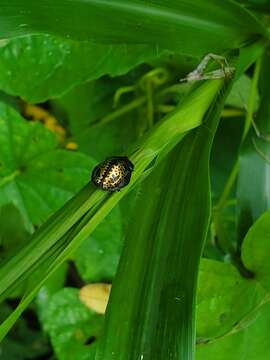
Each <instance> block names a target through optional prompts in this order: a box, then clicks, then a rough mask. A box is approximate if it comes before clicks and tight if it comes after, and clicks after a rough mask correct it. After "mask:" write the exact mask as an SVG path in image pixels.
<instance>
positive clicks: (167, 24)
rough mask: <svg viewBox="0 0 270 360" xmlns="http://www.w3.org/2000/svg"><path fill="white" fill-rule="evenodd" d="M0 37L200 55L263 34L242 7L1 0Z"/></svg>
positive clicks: (203, 1)
mask: <svg viewBox="0 0 270 360" xmlns="http://www.w3.org/2000/svg"><path fill="white" fill-rule="evenodd" d="M0 23H1V27H0V33H1V37H2V38H5V37H11V36H15V35H21V34H25V33H29V32H32V33H40V32H45V33H52V34H59V35H62V36H64V37H68V38H69V37H74V38H79V39H87V40H91V41H95V42H103V43H104V42H105V43H109V44H112V43H133V44H156V45H157V46H162V47H165V48H173V49H177V50H181V51H182V52H183V53H186V54H190V55H193V56H194V55H199V56H202V55H204V54H205V53H207V52H218V53H219V52H222V51H224V50H226V49H232V48H238V47H242V46H243V45H245V44H247V43H250V42H251V41H253V40H256V39H257V38H258V37H261V36H262V35H264V34H265V29H264V28H263V27H262V25H261V24H260V23H259V22H258V21H257V20H256V19H255V18H254V17H253V16H252V15H251V14H250V13H249V12H247V11H246V10H245V9H244V8H243V7H241V6H240V5H238V4H236V3H234V2H232V1H225V2H224V1H223V2H220V1H219V0H185V1H177V0H172V1H170V2H168V1H166V0H158V1H154V0H151V1H147V2H145V1H143V0H129V1H127V0H102V1H100V0H87V1H84V0H76V1H75V0H73V1H68V2H67V1H65V0H58V1H57V4H56V3H55V1H53V0H40V1H34V0H27V1H25V0H15V1H14V0H13V2H12V4H11V3H10V2H9V1H7V0H4V1H2V7H1V13H0Z"/></svg>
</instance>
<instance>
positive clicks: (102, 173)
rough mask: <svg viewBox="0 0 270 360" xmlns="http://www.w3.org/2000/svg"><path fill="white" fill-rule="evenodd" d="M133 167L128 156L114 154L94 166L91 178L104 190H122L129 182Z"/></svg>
mask: <svg viewBox="0 0 270 360" xmlns="http://www.w3.org/2000/svg"><path fill="white" fill-rule="evenodd" d="M133 169H134V165H133V164H132V162H131V161H130V160H129V159H128V157H127V156H113V157H110V158H108V159H106V160H104V161H102V162H101V163H100V164H98V165H97V166H96V167H95V168H94V170H93V172H92V177H91V180H92V182H93V183H94V184H95V185H96V186H97V187H98V188H100V189H102V190H105V191H109V192H114V191H120V189H122V188H123V187H124V186H126V185H128V184H129V182H130V178H131V174H132V171H133Z"/></svg>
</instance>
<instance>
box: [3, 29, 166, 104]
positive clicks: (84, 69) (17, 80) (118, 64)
mask: <svg viewBox="0 0 270 360" xmlns="http://www.w3.org/2000/svg"><path fill="white" fill-rule="evenodd" d="M162 52H164V51H162V50H159V49H158V48H157V47H156V46H153V45H125V44H123V45H121V44H115V45H103V44H93V43H89V42H86V41H82V42H78V41H72V40H67V39H60V38H58V37H55V36H50V35H32V36H24V37H18V38H15V39H6V40H2V42H1V46H0V89H2V90H4V91H5V92H7V93H9V94H11V95H17V96H20V97H22V98H24V99H26V100H27V101H30V102H32V103H33V102H34V103H35V102H41V101H44V100H47V99H49V98H55V97H59V96H61V95H63V94H64V93H66V92H67V91H68V90H70V89H72V88H73V87H74V86H75V85H78V84H80V83H83V82H86V81H89V80H92V79H97V78H99V77H100V76H102V75H105V74H109V75H112V76H116V75H120V74H124V73H126V72H127V71H128V70H130V69H131V68H133V67H135V66H136V65H138V64H140V63H142V62H145V61H147V60H150V59H153V58H155V57H157V56H159V55H160V54H161V53H162ZM37 59H38V61H37Z"/></svg>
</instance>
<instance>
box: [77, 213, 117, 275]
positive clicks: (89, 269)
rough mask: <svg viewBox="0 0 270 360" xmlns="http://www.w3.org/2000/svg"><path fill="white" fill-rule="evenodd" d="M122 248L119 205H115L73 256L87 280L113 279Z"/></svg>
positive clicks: (81, 273) (80, 272)
mask: <svg viewBox="0 0 270 360" xmlns="http://www.w3.org/2000/svg"><path fill="white" fill-rule="evenodd" d="M121 248H122V226H121V213H120V209H119V207H115V208H114V209H113V210H112V212H111V213H110V214H109V215H108V216H107V217H106V219H105V220H104V221H103V222H102V223H101V224H100V225H99V226H98V228H97V229H96V230H95V231H94V233H93V234H92V235H91V236H90V237H89V238H87V239H86V240H85V241H84V242H83V243H82V244H81V245H80V247H79V248H78V250H77V251H76V252H75V254H74V255H73V256H72V258H73V260H74V261H75V264H76V267H77V269H78V271H79V274H80V275H81V278H82V279H83V280H84V281H85V282H98V281H104V280H106V281H108V280H112V279H113V277H114V275H115V273H116V269H117V265H118V262H119V257H120V252H121Z"/></svg>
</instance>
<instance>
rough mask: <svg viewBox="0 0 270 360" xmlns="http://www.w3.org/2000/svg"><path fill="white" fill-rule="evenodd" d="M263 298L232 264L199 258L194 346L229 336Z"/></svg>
mask: <svg viewBox="0 0 270 360" xmlns="http://www.w3.org/2000/svg"><path fill="white" fill-rule="evenodd" d="M264 295H265V292H264V291H263V290H262V289H261V288H260V286H259V285H258V283H257V282H256V281H250V280H248V279H245V278H243V277H242V276H241V275H240V273H239V271H238V270H237V269H236V268H235V267H234V266H233V265H231V264H226V263H222V262H219V261H213V260H207V259H202V260H201V264H200V271H199V284H198V296H197V313H196V314H197V343H202V342H205V343H206V342H207V341H209V340H210V341H211V338H212V339H213V338H218V337H222V335H224V334H226V333H228V332H229V331H230V330H231V329H232V328H233V327H234V326H235V324H237V323H238V322H239V321H241V320H242V318H243V317H244V316H246V315H247V314H248V313H249V312H251V311H252V310H253V309H254V308H255V307H256V306H257V305H258V304H259V303H260V301H261V300H262V297H263V296H264ZM243 299H245V302H243Z"/></svg>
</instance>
